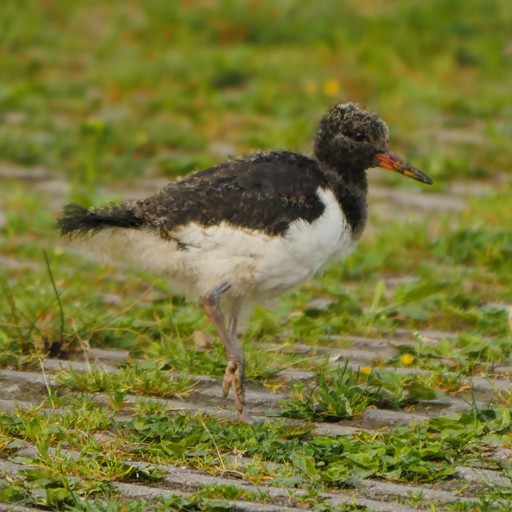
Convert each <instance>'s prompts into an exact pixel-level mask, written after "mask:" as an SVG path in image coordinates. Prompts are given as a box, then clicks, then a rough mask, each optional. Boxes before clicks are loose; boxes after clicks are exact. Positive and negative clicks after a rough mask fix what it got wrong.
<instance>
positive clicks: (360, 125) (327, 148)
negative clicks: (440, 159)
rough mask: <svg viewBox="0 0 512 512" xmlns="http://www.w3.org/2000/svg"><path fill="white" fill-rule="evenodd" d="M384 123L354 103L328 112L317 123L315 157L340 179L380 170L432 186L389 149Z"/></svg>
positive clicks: (422, 175)
mask: <svg viewBox="0 0 512 512" xmlns="http://www.w3.org/2000/svg"><path fill="white" fill-rule="evenodd" d="M388 138H389V130H388V127H387V125H386V123H385V122H384V121H383V120H382V119H380V118H379V117H378V116H376V115H375V114H372V113H371V112H368V111H367V110H364V109H363V108H362V107H361V106H360V105H358V104H357V103H343V104H340V105H335V106H333V107H331V108H330V109H329V111H328V112H327V113H326V114H325V115H324V117H323V118H322V120H321V121H320V126H319V128H318V132H317V135H316V138H315V156H316V157H317V158H318V160H319V161H320V162H323V163H325V164H327V165H328V166H329V167H331V168H333V169H336V170H339V172H340V173H342V174H343V175H352V176H354V175H358V174H361V175H364V171H365V170H366V169H369V168H370V167H383V168H385V169H389V170H392V171H396V172H399V173H401V174H404V175H405V176H409V177H410V178H413V179H416V180H418V181H422V182H423V183H428V184H432V180H431V179H430V178H429V177H428V176H426V175H425V174H423V173H422V172H421V171H419V170H418V169H415V168H414V167H412V166H410V165H409V164H407V163H405V162H404V161H403V160H402V159H401V158H400V157H398V156H397V155H395V154H394V153H392V152H391V151H389V149H388Z"/></svg>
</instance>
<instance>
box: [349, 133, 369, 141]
mask: <svg viewBox="0 0 512 512" xmlns="http://www.w3.org/2000/svg"><path fill="white" fill-rule="evenodd" d="M352 138H353V139H354V140H356V141H357V142H363V141H365V142H368V137H367V136H366V135H365V134H364V133H361V132H357V133H355V134H354V135H353V137H352Z"/></svg>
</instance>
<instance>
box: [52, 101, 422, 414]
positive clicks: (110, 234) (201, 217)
mask: <svg viewBox="0 0 512 512" xmlns="http://www.w3.org/2000/svg"><path fill="white" fill-rule="evenodd" d="M387 141H388V128H387V126H386V124H385V123H384V122H383V121H382V120H380V119H379V118H378V117H377V116H375V115H374V114H371V113H369V112H367V111H365V110H364V109H362V108H361V107H360V106H359V105H356V104H353V103H348V104H343V105H336V106H334V107H332V108H331V109H330V110H329V111H328V112H327V113H326V114H325V116H324V117H323V118H322V120H321V122H320V126H319V129H318V132H317V135H316V138H315V147H314V155H313V156H312V157H309V156H305V155H302V154H298V153H292V152H289V151H268V152H261V153H256V154H254V155H249V156H246V157H243V158H240V159H238V160H231V161H228V162H226V163H222V164H220V165H217V166H215V167H211V168H209V169H206V170H203V171H199V172H196V173H193V174H191V175H189V176H187V177H185V178H183V179H181V180H178V181H175V182H172V183H170V184H169V185H167V186H166V187H165V188H163V189H162V190H160V191H159V192H157V193H156V194H154V195H153V196H151V197H148V198H147V199H142V200H132V201H127V202H125V203H122V204H120V205H110V206H100V207H95V208H91V209H85V208H83V207H80V206H78V205H68V206H67V207H66V209H65V216H64V217H63V218H62V219H60V220H59V221H58V222H59V226H60V228H61V232H62V235H64V236H68V237H71V238H72V237H79V238H83V239H84V240H85V242H86V243H87V244H88V245H91V246H92V245H94V246H95V247H96V250H98V251H99V252H104V253H109V254H110V257H111V258H112V259H114V260H116V259H118V258H119V259H125V260H128V261H129V262H130V263H132V264H135V265H137V266H142V267H145V268H147V269H149V270H152V271H153V272H155V273H159V274H161V275H164V276H165V277H166V278H167V279H168V280H169V282H170V283H171V286H172V287H173V289H174V290H175V292H176V293H179V294H183V295H185V296H186V297H187V298H188V299H190V300H200V301H202V303H203V306H204V308H205V311H206V313H207V314H208V316H209V317H210V319H211V320H212V322H213V323H214V325H215V327H216V328H217V331H218V333H219V336H220V338H221V339H222V341H223V343H224V345H225V348H226V355H227V359H228V367H227V369H226V375H225V378H224V392H225V394H227V392H228V391H229V388H230V387H233V388H234V392H235V400H236V404H237V410H238V413H239V416H240V418H241V419H243V420H246V421H251V418H250V416H249V415H248V413H247V411H246V408H245V391H244V390H245V383H244V368H245V362H244V358H243V352H242V351H241V349H240V347H239V345H238V342H237V340H236V331H237V320H238V317H239V316H240V315H242V316H243V315H244V314H247V313H248V312H249V311H250V308H251V306H252V305H253V304H254V303H255V302H259V301H264V300H266V299H269V298H273V297H275V296H277V295H279V294H280V293H282V292H284V291H286V290H289V289H291V288H293V287H294V286H296V285H297V284H299V283H300V282H301V281H303V280H304V279H307V278H308V277H310V276H311V275H312V274H314V273H315V272H317V271H319V270H320V269H321V268H322V266H323V265H324V264H325V263H326V261H327V260H329V259H331V258H333V257H343V256H344V255H345V254H346V253H347V252H348V251H349V250H350V249H351V247H352V245H353V243H354V241H355V240H356V239H357V238H359V236H360V235H361V233H362V232H363V229H364V226H365V223H366V218H367V205H366V194H367V188H368V184H367V178H366V172H365V171H366V169H368V168H369V167H374V166H382V167H385V168H387V169H391V170H395V171H397V172H400V173H402V174H405V175H407V176H410V177H413V178H414V179H417V180H419V181H423V182H425V183H431V182H430V179H429V178H428V177H427V176H425V175H424V174H423V173H421V171H418V170H417V169H414V168H413V167H410V166H409V165H408V164H405V163H404V162H403V161H402V160H401V159H400V158H399V157H397V156H396V155H394V154H393V153H391V152H389V151H388V149H387Z"/></svg>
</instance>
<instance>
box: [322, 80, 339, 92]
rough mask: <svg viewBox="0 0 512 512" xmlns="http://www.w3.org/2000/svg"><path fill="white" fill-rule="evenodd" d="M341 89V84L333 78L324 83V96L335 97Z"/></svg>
mask: <svg viewBox="0 0 512 512" xmlns="http://www.w3.org/2000/svg"><path fill="white" fill-rule="evenodd" d="M340 89H341V84H340V83H339V81H338V80H336V79H335V78H333V79H332V80H327V82H325V83H324V87H323V90H324V94H327V96H336V95H337V94H338V93H339V92H340Z"/></svg>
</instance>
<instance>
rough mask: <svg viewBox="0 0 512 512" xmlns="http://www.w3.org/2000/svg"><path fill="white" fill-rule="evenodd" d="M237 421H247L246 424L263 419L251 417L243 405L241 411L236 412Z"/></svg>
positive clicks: (252, 423) (261, 421) (259, 421)
mask: <svg viewBox="0 0 512 512" xmlns="http://www.w3.org/2000/svg"><path fill="white" fill-rule="evenodd" d="M238 421H240V422H241V423H247V424H248V425H254V424H255V423H263V422H264V421H265V420H264V419H262V418H254V417H252V416H251V415H250V414H249V412H248V411H247V408H246V407H244V408H243V410H242V412H239V413H238Z"/></svg>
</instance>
